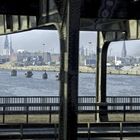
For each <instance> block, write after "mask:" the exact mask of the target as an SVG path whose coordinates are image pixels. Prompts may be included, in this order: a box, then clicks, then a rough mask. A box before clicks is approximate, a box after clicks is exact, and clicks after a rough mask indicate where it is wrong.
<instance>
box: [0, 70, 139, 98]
mask: <svg viewBox="0 0 140 140" xmlns="http://www.w3.org/2000/svg"><path fill="white" fill-rule="evenodd" d="M33 73H34V75H33V77H32V78H26V77H25V71H18V73H17V77H11V76H10V71H8V70H7V71H6V70H1V71H0V96H56V95H59V81H58V80H56V78H55V75H56V72H47V73H48V79H47V80H45V79H42V73H43V72H41V71H33ZM95 91H96V86H95V74H91V73H80V75H79V95H81V96H93V95H95ZM107 95H108V96H139V95H140V77H139V76H129V75H108V76H107Z"/></svg>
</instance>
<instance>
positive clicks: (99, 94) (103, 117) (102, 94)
mask: <svg viewBox="0 0 140 140" xmlns="http://www.w3.org/2000/svg"><path fill="white" fill-rule="evenodd" d="M97 37H98V45H97V66H96V68H97V70H96V72H97V73H96V102H98V103H102V102H103V103H106V62H107V50H108V46H109V44H110V42H104V45H103V47H102V48H100V46H99V44H100V43H99V39H100V38H99V35H98V36H97ZM97 110H99V113H97V115H96V121H97V122H100V121H108V116H107V113H106V110H107V106H100V107H97Z"/></svg>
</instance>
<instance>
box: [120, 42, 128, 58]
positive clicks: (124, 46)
mask: <svg viewBox="0 0 140 140" xmlns="http://www.w3.org/2000/svg"><path fill="white" fill-rule="evenodd" d="M126 55H127V51H126V44H125V40H124V41H123V46H122V52H121V57H126Z"/></svg>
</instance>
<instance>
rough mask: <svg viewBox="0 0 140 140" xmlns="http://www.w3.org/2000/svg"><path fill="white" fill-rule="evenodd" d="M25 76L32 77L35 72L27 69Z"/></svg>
mask: <svg viewBox="0 0 140 140" xmlns="http://www.w3.org/2000/svg"><path fill="white" fill-rule="evenodd" d="M25 76H26V77H27V78H31V77H32V76H33V73H32V71H30V70H29V71H27V72H26V73H25Z"/></svg>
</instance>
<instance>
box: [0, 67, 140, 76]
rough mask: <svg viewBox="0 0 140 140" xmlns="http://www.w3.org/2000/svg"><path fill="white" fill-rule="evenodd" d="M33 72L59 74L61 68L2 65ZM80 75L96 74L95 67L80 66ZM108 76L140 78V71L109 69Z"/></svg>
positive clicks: (9, 68)
mask: <svg viewBox="0 0 140 140" xmlns="http://www.w3.org/2000/svg"><path fill="white" fill-rule="evenodd" d="M13 69H15V70H22V71H27V70H32V71H45V70H46V71H48V72H59V71H60V67H59V66H48V65H45V66H24V67H21V66H10V65H6V64H0V70H13ZM79 73H96V68H95V67H89V66H79ZM107 74H110V75H134V76H140V70H139V69H128V70H115V69H111V68H107Z"/></svg>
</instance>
